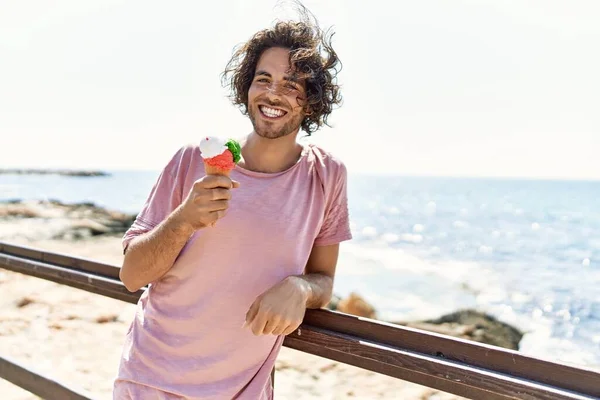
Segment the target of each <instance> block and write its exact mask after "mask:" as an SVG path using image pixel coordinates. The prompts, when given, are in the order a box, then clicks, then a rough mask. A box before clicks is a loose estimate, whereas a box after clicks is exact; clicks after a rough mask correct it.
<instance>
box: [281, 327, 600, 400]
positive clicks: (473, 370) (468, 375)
mask: <svg viewBox="0 0 600 400" xmlns="http://www.w3.org/2000/svg"><path fill="white" fill-rule="evenodd" d="M285 345H286V346H288V347H291V348H294V349H297V350H301V351H304V352H308V353H311V354H315V355H318V356H322V357H323V356H325V357H327V358H330V359H334V360H336V361H341V362H344V363H346V364H350V365H358V366H361V367H363V368H365V367H367V369H370V370H372V371H375V372H379V373H382V374H385V375H389V376H393V377H395V378H399V379H403V380H407V381H411V382H414V383H417V384H420V385H425V386H429V387H432V388H436V389H439V390H443V391H445V392H450V393H454V394H457V395H459V396H463V397H467V398H472V399H490V400H496V399H498V400H500V399H502V400H507V399H529V400H533V399H539V400H558V399H577V400H590V399H594V397H591V396H585V395H581V394H577V393H574V392H571V391H568V390H562V389H557V388H554V387H552V386H548V385H544V384H539V383H538V382H533V381H530V380H527V379H522V378H520V377H514V376H510V375H506V374H501V373H498V372H496V371H491V370H488V369H484V368H478V367H473V366H470V365H466V364H463V363H459V362H456V361H450V360H446V359H444V358H441V357H434V356H428V355H425V354H420V353H415V352H411V351H406V350H403V349H398V348H394V347H390V346H385V345H381V344H380V343H373V342H369V341H366V340H364V339H363V338H358V337H354V336H350V335H344V334H340V333H337V332H332V331H329V330H325V329H320V328H315V327H312V326H310V325H303V326H301V328H300V329H299V330H297V331H295V332H293V333H292V334H290V335H288V336H287V337H286V339H285Z"/></svg>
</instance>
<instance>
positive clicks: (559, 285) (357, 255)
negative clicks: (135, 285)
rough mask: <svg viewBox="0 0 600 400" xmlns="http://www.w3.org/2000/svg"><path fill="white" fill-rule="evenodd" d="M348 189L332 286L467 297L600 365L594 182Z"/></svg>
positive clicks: (400, 298) (97, 190)
mask: <svg viewBox="0 0 600 400" xmlns="http://www.w3.org/2000/svg"><path fill="white" fill-rule="evenodd" d="M156 176H157V172H153V171H150V172H147V171H145V172H131V171H115V172H113V175H112V176H110V177H98V178H76V177H58V176H10V175H4V176H2V175H0V199H1V200H6V199H43V198H46V199H58V200H61V201H64V202H81V201H91V202H94V203H96V204H98V205H102V206H105V207H108V208H112V209H118V210H121V211H125V212H131V213H135V212H137V211H138V210H139V208H140V207H141V205H142V204H143V202H144V200H145V197H146V195H147V193H148V191H149V190H150V188H151V187H152V184H153V183H154V180H155V179H156ZM349 197H350V211H351V219H352V229H353V232H354V240H352V241H351V242H349V243H345V244H344V245H343V246H342V255H341V260H340V264H339V267H338V274H337V278H336V284H335V287H336V292H338V293H340V294H342V295H345V294H347V293H349V292H350V291H353V290H354V291H357V292H359V293H360V294H361V295H363V296H364V297H365V298H366V299H367V300H368V301H371V302H372V303H374V304H375V305H376V307H377V308H378V311H379V316H380V317H381V318H385V319H413V318H415V319H416V318H429V317H436V316H439V315H440V314H441V313H445V312H451V311H454V310H456V309H458V308H461V307H476V308H479V309H481V310H484V311H487V312H490V313H491V314H493V315H495V316H497V317H498V318H500V319H501V320H504V321H506V322H509V323H512V324H514V325H516V326H518V327H519V328H521V329H522V330H525V331H527V334H526V336H525V337H524V339H523V341H522V347H521V351H523V352H525V353H528V354H533V355H537V356H540V357H544V358H550V359H553V360H561V361H564V362H573V363H576V364H580V365H588V366H594V367H600V182H568V181H525V180H492V179H452V178H408V177H388V176H386V177H382V176H351V177H350V183H349Z"/></svg>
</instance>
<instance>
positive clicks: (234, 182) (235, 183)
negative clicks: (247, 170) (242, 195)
mask: <svg viewBox="0 0 600 400" xmlns="http://www.w3.org/2000/svg"><path fill="white" fill-rule="evenodd" d="M231 183H232V184H233V188H234V189H236V188H239V187H240V183H239V182H238V181H231Z"/></svg>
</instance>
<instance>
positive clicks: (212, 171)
mask: <svg viewBox="0 0 600 400" xmlns="http://www.w3.org/2000/svg"><path fill="white" fill-rule="evenodd" d="M204 170H205V171H206V175H223V176H229V174H230V173H231V170H230V169H223V168H219V167H215V166H212V165H208V164H207V163H204Z"/></svg>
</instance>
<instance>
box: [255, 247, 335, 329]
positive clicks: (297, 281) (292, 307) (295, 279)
mask: <svg viewBox="0 0 600 400" xmlns="http://www.w3.org/2000/svg"><path fill="white" fill-rule="evenodd" d="M339 248H340V246H339V244H335V245H331V246H314V247H313V249H312V252H311V253H310V257H309V259H308V263H307V265H306V268H305V273H304V275H293V276H289V277H287V278H285V279H284V280H283V281H281V282H280V283H278V284H277V285H275V286H273V287H272V288H270V289H268V290H267V291H266V292H264V293H263V294H261V295H260V296H258V298H257V299H256V300H255V301H254V303H253V304H252V305H251V306H250V309H249V310H248V312H247V313H246V325H247V326H250V327H251V329H252V332H253V333H254V334H255V335H268V334H273V335H288V334H290V333H291V332H293V331H294V330H296V328H298V326H300V324H301V323H302V320H303V318H304V313H305V312H306V309H307V308H320V307H324V306H325V305H327V303H329V300H330V299H331V293H332V290H333V276H334V274H335V267H336V265H337V259H338V254H339Z"/></svg>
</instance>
